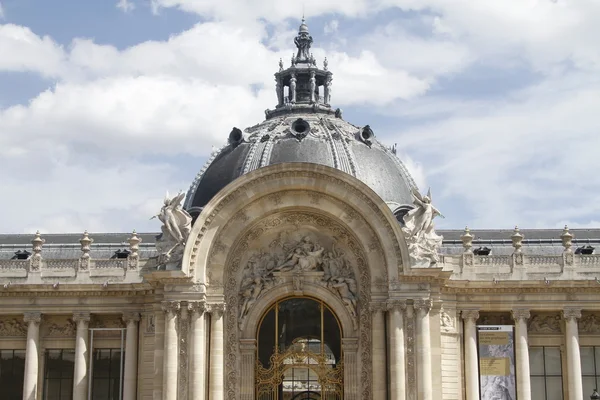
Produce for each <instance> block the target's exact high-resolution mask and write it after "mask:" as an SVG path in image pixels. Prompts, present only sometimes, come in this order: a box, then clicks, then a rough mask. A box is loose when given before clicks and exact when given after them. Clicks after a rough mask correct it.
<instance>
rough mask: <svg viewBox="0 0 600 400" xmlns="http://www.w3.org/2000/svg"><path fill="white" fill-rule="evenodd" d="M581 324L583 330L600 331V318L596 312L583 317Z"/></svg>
mask: <svg viewBox="0 0 600 400" xmlns="http://www.w3.org/2000/svg"><path fill="white" fill-rule="evenodd" d="M579 326H580V329H581V332H584V333H600V320H598V317H596V316H595V315H594V314H590V315H588V316H586V317H583V318H582V319H581V320H580V322H579Z"/></svg>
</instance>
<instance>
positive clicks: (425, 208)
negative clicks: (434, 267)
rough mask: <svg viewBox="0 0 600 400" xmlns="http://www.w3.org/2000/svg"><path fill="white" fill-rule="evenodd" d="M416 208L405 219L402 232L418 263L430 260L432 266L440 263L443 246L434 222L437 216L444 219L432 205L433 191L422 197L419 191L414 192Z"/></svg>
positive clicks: (414, 190)
mask: <svg viewBox="0 0 600 400" xmlns="http://www.w3.org/2000/svg"><path fill="white" fill-rule="evenodd" d="M412 196H413V203H414V205H415V208H414V209H412V210H410V211H409V212H408V213H406V215H405V216H404V218H403V221H404V227H402V232H403V233H404V236H405V238H406V240H407V242H408V248H409V251H410V253H411V256H412V257H413V258H415V259H416V260H418V261H421V260H429V261H430V262H431V264H435V263H437V262H438V261H439V256H438V250H439V248H440V246H441V245H442V236H440V235H438V234H436V233H435V230H434V224H433V220H434V218H435V217H436V216H438V215H439V216H440V217H442V218H444V216H443V215H442V214H441V213H440V211H439V210H438V209H437V208H435V207H434V206H433V205H432V204H431V190H429V191H427V195H425V196H421V194H420V193H419V191H418V190H416V189H413V190H412Z"/></svg>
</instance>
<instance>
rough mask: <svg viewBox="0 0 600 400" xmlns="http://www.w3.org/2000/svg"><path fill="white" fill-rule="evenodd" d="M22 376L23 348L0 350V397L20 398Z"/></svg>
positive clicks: (10, 399)
mask: <svg viewBox="0 0 600 400" xmlns="http://www.w3.org/2000/svg"><path fill="white" fill-rule="evenodd" d="M24 376H25V350H0V389H1V390H2V394H1V396H0V397H1V398H2V399H6V400H22V399H23V378H24Z"/></svg>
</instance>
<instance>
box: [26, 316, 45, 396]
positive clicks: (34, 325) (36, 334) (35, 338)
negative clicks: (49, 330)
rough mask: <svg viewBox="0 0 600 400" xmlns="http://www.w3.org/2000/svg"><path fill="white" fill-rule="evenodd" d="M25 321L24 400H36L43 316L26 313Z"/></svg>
mask: <svg viewBox="0 0 600 400" xmlns="http://www.w3.org/2000/svg"><path fill="white" fill-rule="evenodd" d="M23 320H24V321H25V323H26V324H27V347H26V349H25V376H24V380H23V400H36V399H37V392H38V390H37V389H38V386H37V384H38V371H39V368H38V360H39V357H40V350H39V346H40V322H41V321H42V314H41V313H39V312H29V313H25V315H24V317H23Z"/></svg>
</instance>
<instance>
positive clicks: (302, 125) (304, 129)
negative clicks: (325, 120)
mask: <svg viewBox="0 0 600 400" xmlns="http://www.w3.org/2000/svg"><path fill="white" fill-rule="evenodd" d="M292 130H293V132H292V133H293V135H294V136H295V137H296V139H298V140H302V139H304V138H305V137H306V135H308V132H309V131H310V125H309V124H308V122H306V121H305V120H303V119H302V118H298V119H297V120H295V121H294V122H293V123H292Z"/></svg>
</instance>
